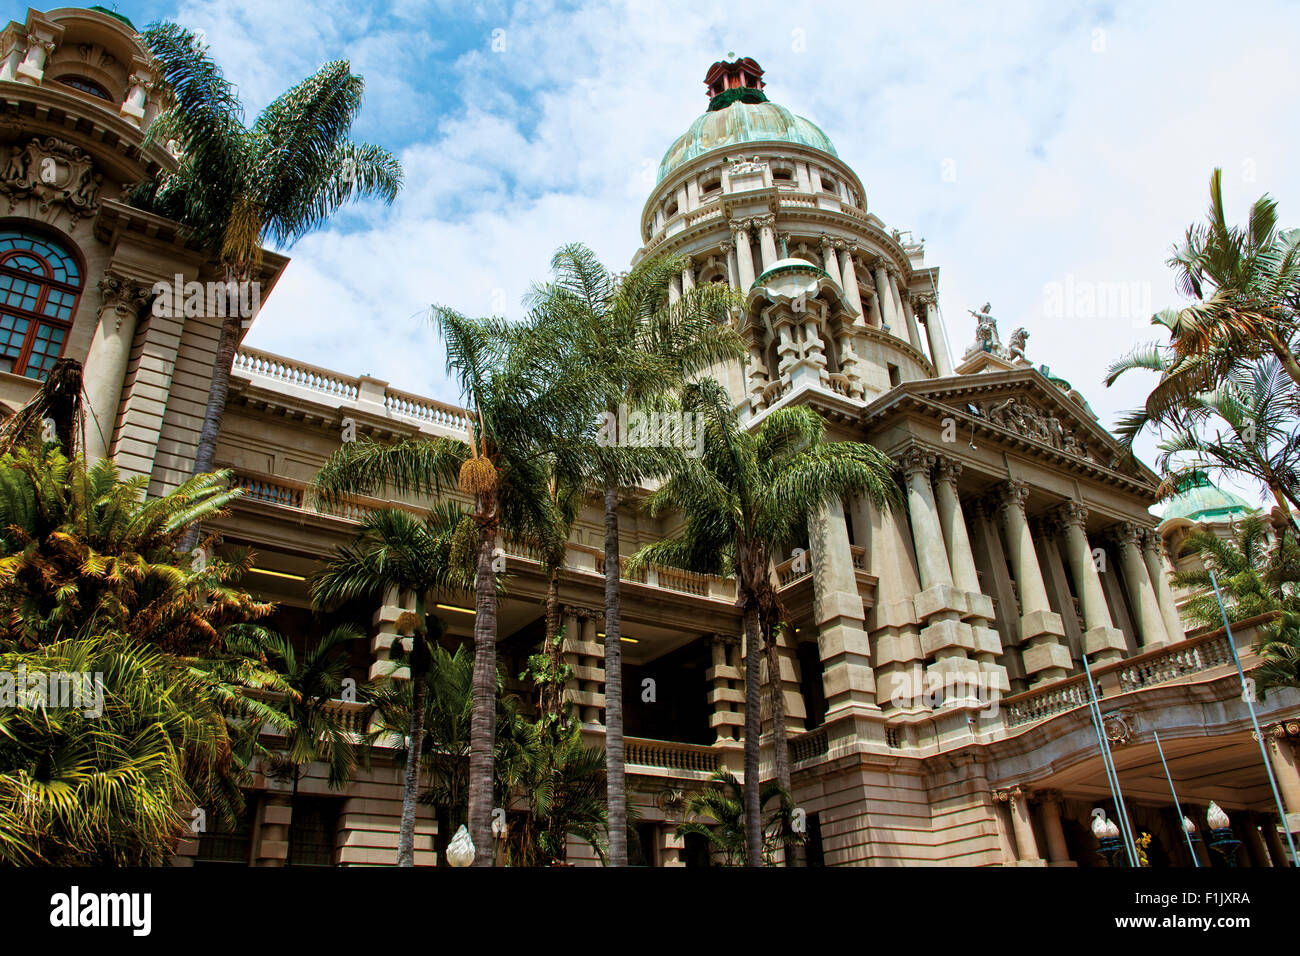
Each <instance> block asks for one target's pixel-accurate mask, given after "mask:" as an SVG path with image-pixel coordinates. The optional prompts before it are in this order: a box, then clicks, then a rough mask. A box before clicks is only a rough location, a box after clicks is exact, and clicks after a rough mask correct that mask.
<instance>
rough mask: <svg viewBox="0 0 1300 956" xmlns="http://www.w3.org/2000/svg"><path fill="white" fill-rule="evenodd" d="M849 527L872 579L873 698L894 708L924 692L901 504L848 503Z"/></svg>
mask: <svg viewBox="0 0 1300 956" xmlns="http://www.w3.org/2000/svg"><path fill="white" fill-rule="evenodd" d="M853 527H854V529H855V530H856V531H857V532H858V534H859V535H860V536H861V537H860V540H861V541H862V542H863V545H864V547H865V548H866V559H867V562H868V570H869V571H870V573H871V574H873V575H874V576H875V577H876V580H877V583H876V604H875V607H873V608H872V609H871V616H870V619H869V620H870V627H871V646H872V651H873V652H874V654H875V674H876V680H877V691H876V693H877V699H878V700H879V701H880V702H881V705H882V706H885V705H886V703H888V704H890V705H892V706H894V707H896V708H900V709H904V710H906V709H908V708H910V707H911V706H912V705H910V704H909V703H908V702H909V701H915V700H917V699H919V698H920V697H921V694H922V692H923V691H924V689H925V687H924V678H925V655H924V654H923V653H922V651H921V638H920V628H919V626H918V623H919V622H918V619H917V614H916V606H915V604H914V602H913V600H912V599H913V597H914V596H915V595H916V594H917V593H918V592H919V591H920V590H921V580H920V577H919V576H918V575H917V572H916V565H915V562H914V561H913V558H912V548H911V540H910V538H909V536H908V533H907V515H906V514H905V513H904V512H903V508H902V506H901V505H900V506H896V507H894V508H877V507H876V506H875V505H873V504H871V503H870V502H869V501H866V500H865V499H863V498H856V499H854V502H853Z"/></svg>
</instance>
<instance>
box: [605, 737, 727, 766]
mask: <svg viewBox="0 0 1300 956" xmlns="http://www.w3.org/2000/svg"><path fill="white" fill-rule="evenodd" d="M623 747H624V759H625V760H626V761H627V763H629V764H635V765H636V766H639V767H655V768H657V769H660V770H694V771H698V772H700V773H713V771H715V770H717V769H718V752H717V751H716V750H714V749H713V748H711V747H705V746H703V745H701V744H679V743H674V742H673V741H671V740H647V739H645V738H642V737H624V738H623Z"/></svg>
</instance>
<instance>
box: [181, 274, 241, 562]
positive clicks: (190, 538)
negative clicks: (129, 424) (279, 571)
mask: <svg viewBox="0 0 1300 956" xmlns="http://www.w3.org/2000/svg"><path fill="white" fill-rule="evenodd" d="M236 275H237V273H236V272H235V271H234V270H232V269H227V270H226V283H227V288H229V283H230V282H232V281H237V280H236V278H235V276H236ZM236 300H238V297H237V296H236ZM226 311H227V312H230V313H232V314H230V315H227V316H226V317H225V318H224V319H223V320H222V322H221V335H220V336H219V337H218V339H217V354H216V357H215V358H214V359H213V360H212V382H211V384H210V385H209V386H208V406H207V408H206V409H205V410H204V412H203V426H202V428H200V429H199V444H198V447H197V448H196V449H195V450H194V468H193V470H192V471H191V472H190V474H192V475H200V474H203V473H204V472H208V471H211V470H212V463H213V460H214V459H215V458H216V455H217V440H218V439H219V438H220V437H221V421H222V419H223V418H224V417H225V414H226V399H227V397H228V396H229V394H230V371H231V369H232V368H233V367H234V365H235V350H236V349H237V348H239V336H240V332H241V331H242V330H243V324H244V317H243V316H241V315H240V314H239V308H238V301H236V308H234V309H233V310H232V309H229V308H227V310H226ZM198 537H199V526H198V524H197V523H196V524H194V525H193V526H192V527H191V528H190V530H189V531H188V532H186V535H185V538H184V539H183V540H182V541H181V546H180V550H181V551H189V550H191V549H192V548H193V547H194V543H195V542H196V541H197V540H198Z"/></svg>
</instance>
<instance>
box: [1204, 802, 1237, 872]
mask: <svg viewBox="0 0 1300 956" xmlns="http://www.w3.org/2000/svg"><path fill="white" fill-rule="evenodd" d="M1205 822H1206V823H1208V824H1209V825H1210V846H1212V847H1214V849H1216V850H1218V851H1219V853H1220V855H1221V856H1222V857H1223V859H1224V860H1225V861H1226V862H1227V864H1228V866H1236V865H1237V847H1238V846H1240V845H1241V841H1240V840H1238V839H1237V837H1236V834H1234V833H1233V832H1232V821H1231V820H1229V819H1228V815H1227V814H1226V813H1224V812H1223V808H1222V807H1220V806H1219V805H1218V804H1217V803H1215V802H1214V801H1210V809H1209V810H1208V811H1206V814H1205Z"/></svg>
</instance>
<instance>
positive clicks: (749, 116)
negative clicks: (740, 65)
mask: <svg viewBox="0 0 1300 956" xmlns="http://www.w3.org/2000/svg"><path fill="white" fill-rule="evenodd" d="M772 142H777V143H798V144H799V145H801V146H811V147H812V148H813V149H820V150H821V151H822V152H825V153H830V154H831V155H832V156H838V154H837V153H836V152H835V147H834V146H832V145H831V141H830V139H829V138H828V137H827V136H826V134H825V133H823V132H822V131H821V130H820V129H818V128H817V126H816V125H815V124H813V123H811V122H809V121H808V120H806V119H804V118H803V117H802V116H795V115H794V114H793V113H791V112H790V111H789V110H788V109H786V108H785V107H784V106H777V105H776V104H775V103H745V102H743V101H738V102H735V103H732V104H731V105H730V106H727V107H726V108H724V109H719V110H712V111H710V112H708V113H705V114H704V115H703V116H701V117H699V118H698V119H697V120H696V121H695V122H694V123H692V124H691V127H690V129H688V130H687V131H686V133H685V135H683V136H682V137H681V138H680V139H678V140H677V142H675V143H673V145H672V146H670V147H669V149H668V152H666V153H664V158H663V160H662V161H661V162H660V163H659V181H660V182H662V181H663V178H664V177H665V176H667V175H668V174H669V173H671V172H672V171H673V170H674V169H676V168H677V167H678V166H681V165H684V164H685V163H689V162H690V161H691V160H692V159H694V158H695V157H697V156H702V155H704V154H705V153H708V152H711V151H713V150H715V149H723V148H725V147H728V146H739V145H741V144H743V143H772ZM736 158H737V159H739V158H740V156H739V155H737V156H736Z"/></svg>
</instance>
